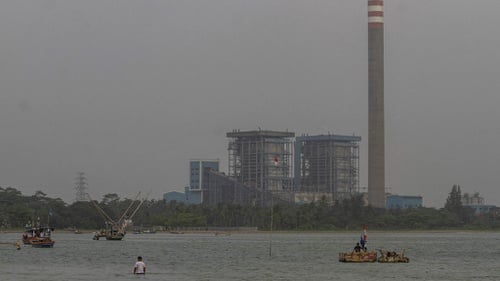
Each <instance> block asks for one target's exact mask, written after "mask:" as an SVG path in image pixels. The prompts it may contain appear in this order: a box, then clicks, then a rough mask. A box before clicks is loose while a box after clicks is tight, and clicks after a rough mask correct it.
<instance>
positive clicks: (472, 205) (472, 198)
mask: <svg viewBox="0 0 500 281" xmlns="http://www.w3.org/2000/svg"><path fill="white" fill-rule="evenodd" d="M462 205H463V206H464V207H466V208H469V209H472V210H473V211H474V214H475V215H481V214H486V213H490V212H493V211H495V210H496V206H495V205H485V204H484V198H483V197H481V196H480V195H479V193H478V192H476V193H474V194H472V195H469V194H468V193H464V194H463V195H462Z"/></svg>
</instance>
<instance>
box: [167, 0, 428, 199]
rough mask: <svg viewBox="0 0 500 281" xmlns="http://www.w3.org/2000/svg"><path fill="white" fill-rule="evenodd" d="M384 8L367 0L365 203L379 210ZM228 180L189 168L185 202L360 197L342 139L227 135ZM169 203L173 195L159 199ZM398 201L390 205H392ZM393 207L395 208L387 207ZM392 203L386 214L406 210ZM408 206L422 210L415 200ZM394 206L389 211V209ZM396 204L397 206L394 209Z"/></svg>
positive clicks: (350, 141)
mask: <svg viewBox="0 0 500 281" xmlns="http://www.w3.org/2000/svg"><path fill="white" fill-rule="evenodd" d="M383 7H384V3H383V0H368V193H367V195H368V196H367V203H368V204H370V205H372V206H374V207H378V208H386V207H387V206H386V191H385V140H384V134H385V131H384V9H383ZM226 136H227V138H228V139H229V142H228V174H227V175H226V174H224V173H222V172H220V171H219V163H218V160H217V161H213V160H208V161H203V160H192V161H191V163H190V177H191V178H190V182H191V183H190V186H189V187H186V194H185V195H184V196H185V198H184V199H185V200H187V202H192V203H199V204H218V203H234V204H252V205H269V204H272V203H273V202H274V201H284V202H295V203H308V202H313V201H318V200H325V201H327V202H329V203H331V204H334V203H335V202H337V201H340V200H343V199H349V198H350V197H351V196H352V195H353V194H357V193H359V192H360V190H359V189H360V186H359V171H360V165H359V143H360V142H361V137H359V136H354V135H353V136H347V135H331V134H327V135H315V136H309V135H301V136H298V137H296V136H295V133H293V132H289V131H266V130H260V129H259V130H255V131H240V130H233V131H232V132H228V133H227V135H226ZM165 196H166V198H165V199H166V200H171V199H172V198H173V197H174V196H175V197H176V198H178V197H181V196H180V195H179V194H173V193H172V194H170V195H169V194H166V195H165ZM396 199H397V200H396ZM394 200H396V201H394ZM405 200H406V199H405V198H400V197H397V198H396V197H395V198H392V197H391V201H390V203H391V206H393V205H394V206H396V205H398V206H400V205H404V206H406V205H407V204H405V202H406V201H405ZM408 200H410V201H411V200H413V201H412V202H410V203H411V204H410V203H409V204H410V205H411V206H418V205H419V204H420V205H421V197H420V201H418V198H417V199H416V201H415V198H408ZM394 202H396V203H394ZM401 202H403V203H401Z"/></svg>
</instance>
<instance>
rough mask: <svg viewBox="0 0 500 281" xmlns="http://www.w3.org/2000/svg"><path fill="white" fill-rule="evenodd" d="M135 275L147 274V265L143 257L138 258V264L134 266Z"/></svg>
mask: <svg viewBox="0 0 500 281" xmlns="http://www.w3.org/2000/svg"><path fill="white" fill-rule="evenodd" d="M134 274H146V264H145V263H144V262H143V261H142V257H141V256H138V257H137V262H136V263H135V265H134Z"/></svg>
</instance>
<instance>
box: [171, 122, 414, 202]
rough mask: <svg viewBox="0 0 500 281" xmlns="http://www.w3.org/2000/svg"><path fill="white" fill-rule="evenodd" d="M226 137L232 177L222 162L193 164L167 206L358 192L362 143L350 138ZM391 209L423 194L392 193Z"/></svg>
mask: <svg viewBox="0 0 500 281" xmlns="http://www.w3.org/2000/svg"><path fill="white" fill-rule="evenodd" d="M226 136H227V137H228V139H229V141H228V174H227V175H226V174H224V173H222V172H220V171H219V160H210V159H206V160H190V162H189V185H188V186H187V187H186V188H185V193H180V192H168V193H165V195H164V200H165V201H166V202H170V201H178V202H184V203H187V204H209V205H215V204H219V203H225V204H240V205H253V206H257V205H260V206H266V205H270V204H272V203H273V202H289V203H310V202H314V201H320V200H321V201H323V200H324V201H326V202H327V203H329V204H334V203H335V202H336V201H340V200H343V199H348V198H350V197H351V196H352V195H353V194H356V193H359V143H360V141H361V137H359V136H349V135H333V134H328V135H314V136H309V135H302V136H300V137H296V138H295V133H294V132H288V131H268V130H260V129H259V130H254V131H239V130H233V131H231V132H228V133H227V134H226ZM386 202H387V204H386V207H387V208H417V207H421V206H422V197H420V196H399V195H389V196H388V197H387V201H386Z"/></svg>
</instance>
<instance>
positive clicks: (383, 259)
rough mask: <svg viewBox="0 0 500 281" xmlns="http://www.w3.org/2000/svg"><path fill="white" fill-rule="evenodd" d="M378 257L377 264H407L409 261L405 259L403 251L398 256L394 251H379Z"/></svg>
mask: <svg viewBox="0 0 500 281" xmlns="http://www.w3.org/2000/svg"><path fill="white" fill-rule="evenodd" d="M379 251H380V257H379V258H378V260H377V261H378V262H380V263H409V262H410V259H409V258H408V257H405V251H404V250H403V251H402V252H401V254H398V253H396V252H394V251H385V250H380V249H379Z"/></svg>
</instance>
